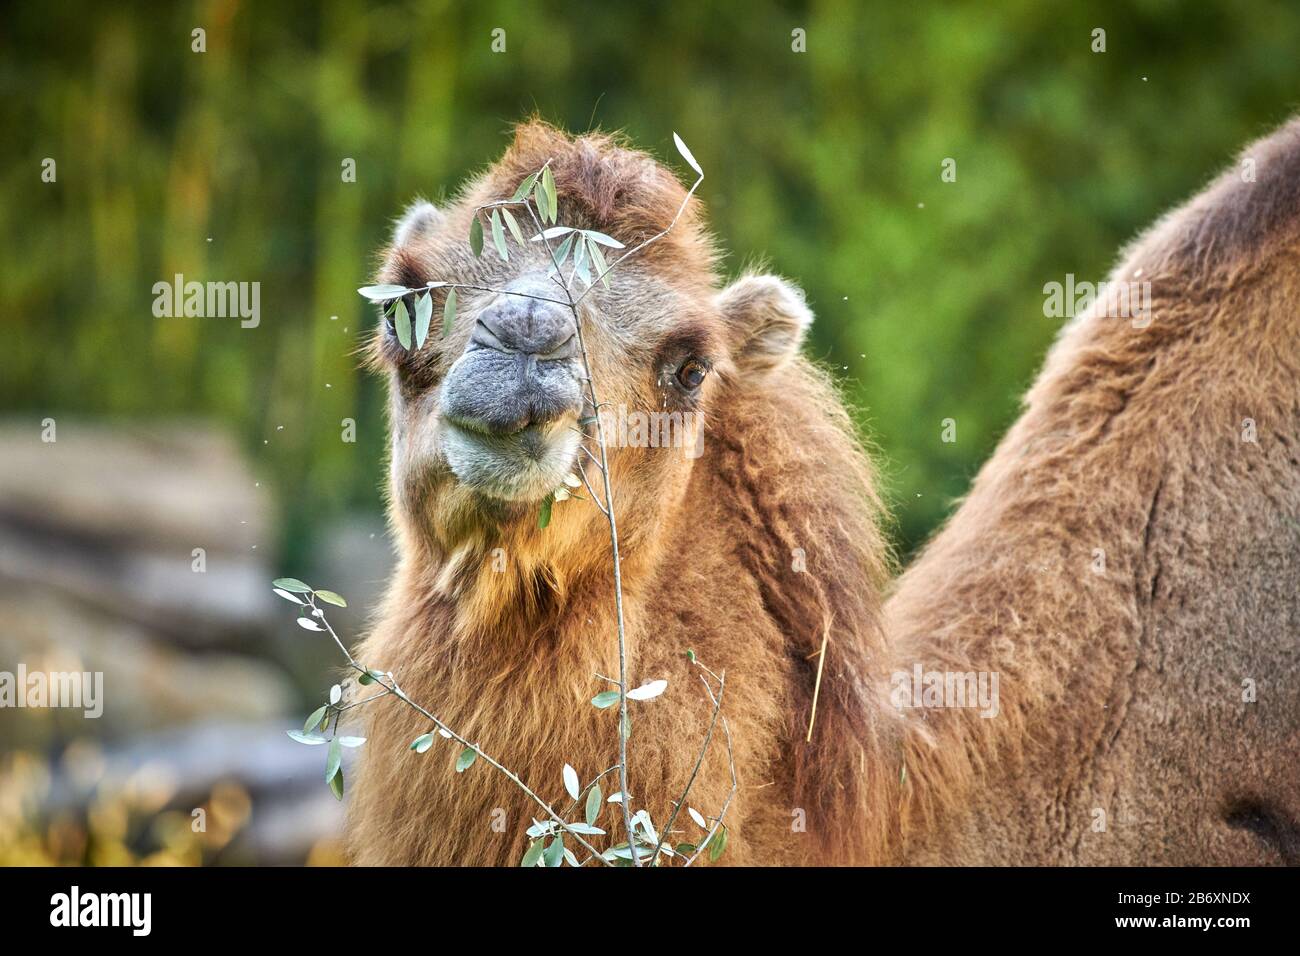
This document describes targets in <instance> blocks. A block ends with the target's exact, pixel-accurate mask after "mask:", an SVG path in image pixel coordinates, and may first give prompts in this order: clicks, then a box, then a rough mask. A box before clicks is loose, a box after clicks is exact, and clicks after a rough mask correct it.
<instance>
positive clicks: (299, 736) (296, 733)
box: [285, 730, 329, 747]
mask: <svg viewBox="0 0 1300 956" xmlns="http://www.w3.org/2000/svg"><path fill="white" fill-rule="evenodd" d="M285 733H286V734H288V735H289V736H290V737H292V738H293V739H294V740H296V741H298V743H300V744H311V745H312V746H313V747H314V746H315V745H316V744H326V743H329V741H328V740H326V739H325V738H324V737H317V736H315V735H314V734H304V733H303V732H302V731H300V730H286V731H285Z"/></svg>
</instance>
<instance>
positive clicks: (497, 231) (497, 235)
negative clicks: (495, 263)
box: [492, 209, 510, 262]
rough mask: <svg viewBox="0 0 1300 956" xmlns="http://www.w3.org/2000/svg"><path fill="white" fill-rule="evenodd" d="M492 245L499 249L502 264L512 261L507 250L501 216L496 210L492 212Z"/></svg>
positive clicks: (498, 253)
mask: <svg viewBox="0 0 1300 956" xmlns="http://www.w3.org/2000/svg"><path fill="white" fill-rule="evenodd" d="M492 245H494V246H496V247H497V255H499V256H500V257H501V261H502V262H509V261H510V253H509V252H508V251H507V250H506V231H505V230H504V229H502V228H501V216H500V214H499V213H498V212H497V210H495V209H494V210H492Z"/></svg>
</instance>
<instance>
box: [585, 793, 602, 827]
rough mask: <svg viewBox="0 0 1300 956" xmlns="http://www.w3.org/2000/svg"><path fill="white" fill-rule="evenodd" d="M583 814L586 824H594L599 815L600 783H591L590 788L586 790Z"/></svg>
mask: <svg viewBox="0 0 1300 956" xmlns="http://www.w3.org/2000/svg"><path fill="white" fill-rule="evenodd" d="M584 811H585V812H584V813H583V816H584V818H585V819H586V821H587V826H589V827H590V826H595V825H596V818H597V817H599V816H600V784H599V783H593V784H592V785H591V789H590V790H588V791H587V806H586V807H585V808H584Z"/></svg>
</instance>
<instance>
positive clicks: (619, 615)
mask: <svg viewBox="0 0 1300 956" xmlns="http://www.w3.org/2000/svg"><path fill="white" fill-rule="evenodd" d="M547 162H550V160H547ZM534 205H535V203H527V204H526V206H525V208H527V209H528V214H529V216H531V217H532V220H533V223H534V224H535V225H536V226H537V233H538V235H539V236H541V237H542V244H543V245H544V246H546V251H547V253H548V254H549V255H550V258H551V265H552V266H554V268H555V281H556V282H557V283H558V284H559V285H560V286H561V288H563V289H564V295H565V298H567V299H568V300H569V310H570V311H571V312H572V313H573V326H574V330H575V334H576V335H577V337H578V351H579V353H580V354H581V355H582V372H583V375H584V376H585V377H586V379H587V396H588V398H589V399H590V401H591V406H592V408H594V409H596V416H595V417H596V448H597V449H598V450H599V451H600V467H601V475H602V477H603V478H604V484H605V505H604V509H603V511H604V514H605V521H606V522H607V523H608V524H609V544H610V550H611V551H612V557H613V564H614V611H615V616H616V619H617V625H618V682H619V683H618V765H619V787H620V789H621V790H622V792H623V793H624V794H626V793H627V790H628V786H627V738H628V734H627V728H628V726H629V725H628V716H627V637H626V629H625V627H624V621H623V572H622V567H621V564H622V562H621V560H620V557H619V551H618V522H617V520H616V519H615V517H614V490H613V488H612V487H611V485H610V481H609V456H608V453H607V451H606V448H605V427H604V423H603V422H602V421H601V418H600V403H599V402H598V401H597V400H596V387H595V385H594V384H593V382H592V380H591V362H590V360H589V358H588V356H587V343H586V340H585V339H584V337H583V334H582V316H581V315H580V314H579V312H578V304H577V302H575V301H574V299H573V293H572V292H571V291H570V290H569V287H568V286H567V285H565V284H564V283H563V281H562V278H563V275H564V273H563V272H562V271H561V269H560V263H559V261H558V260H557V259H556V258H555V250H554V248H553V247H552V246H551V241H550V240H549V239H547V238H546V230H545V229H543V228H542V224H541V221H540V218H539V217H538V215H537V210H536V209H535V208H534ZM674 221H676V220H674ZM588 291H591V290H590V288H589V289H588ZM627 804H628V801H627V800H626V799H624V800H623V801H622V805H623V826H624V828H625V829H626V830H627V842H628V846H629V847H632V848H633V850H632V863H633V865H634V866H640V865H641V859H640V856H639V854H638V853H637V852H636V849H635V847H636V834H635V832H634V831H633V829H632V811H631V810H630V809H628V805H627Z"/></svg>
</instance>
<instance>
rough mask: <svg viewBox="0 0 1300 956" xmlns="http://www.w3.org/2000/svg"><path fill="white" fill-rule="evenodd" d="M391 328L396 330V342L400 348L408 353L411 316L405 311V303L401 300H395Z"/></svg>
mask: <svg viewBox="0 0 1300 956" xmlns="http://www.w3.org/2000/svg"><path fill="white" fill-rule="evenodd" d="M393 327H394V328H395V329H396V330H397V341H399V342H401V343H402V348H404V349H406V350H407V351H410V348H411V316H410V314H409V313H408V312H407V311H406V302H405V301H404V300H402V299H398V300H397V308H396V309H395V310H394V312H393Z"/></svg>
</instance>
